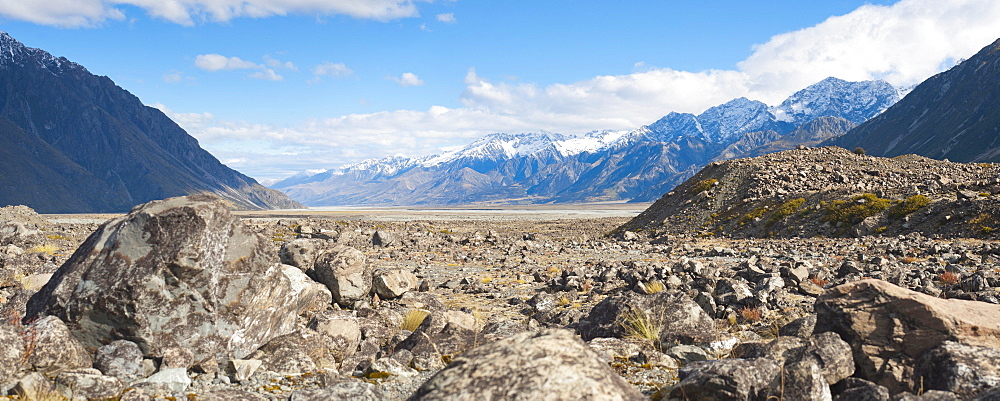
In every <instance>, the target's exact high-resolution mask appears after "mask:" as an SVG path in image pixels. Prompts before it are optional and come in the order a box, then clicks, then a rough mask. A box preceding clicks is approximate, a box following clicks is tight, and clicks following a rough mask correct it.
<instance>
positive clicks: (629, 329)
mask: <svg viewBox="0 0 1000 401" xmlns="http://www.w3.org/2000/svg"><path fill="white" fill-rule="evenodd" d="M621 325H622V328H624V329H625V337H627V338H632V339H636V340H640V341H646V342H648V343H649V344H651V345H653V346H654V347H656V348H659V347H660V331H662V330H663V326H662V323H661V322H658V321H656V320H654V319H651V318H650V317H649V315H647V314H646V311H644V310H642V309H640V308H637V307H634V306H633V307H631V308H630V309H629V311H628V312H626V313H625V314H624V315H622V322H621Z"/></svg>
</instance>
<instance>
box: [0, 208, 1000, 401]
mask: <svg viewBox="0 0 1000 401" xmlns="http://www.w3.org/2000/svg"><path fill="white" fill-rule="evenodd" d="M213 204H215V202H214V201H210V200H207V199H198V198H195V199H171V200H168V201H165V202H157V203H153V204H149V205H146V206H144V207H142V208H140V209H137V210H136V211H134V212H133V215H131V216H124V217H117V218H116V219H115V220H113V221H112V222H110V223H108V224H105V225H102V226H101V227H98V225H96V224H94V223H53V222H51V221H52V220H49V218H46V217H44V216H38V215H35V214H34V213H33V212H31V211H30V210H27V209H26V208H3V209H0V218H3V219H4V220H0V227H15V229H14V230H12V231H13V232H14V233H13V234H9V235H5V236H2V237H0V249H2V251H0V271H2V272H5V273H7V272H10V274H9V275H5V276H4V277H7V278H6V279H4V280H3V281H2V282H0V295H3V297H4V300H3V308H2V311H4V316H5V317H6V318H5V319H0V338H2V339H3V341H4V343H5V344H10V345H11V346H9V347H5V348H4V352H0V387H2V390H3V391H6V392H8V394H16V395H20V396H21V397H22V398H32V397H34V398H41V397H42V396H48V397H51V398H59V397H65V398H74V399H86V398H97V399H101V398H114V397H119V398H120V399H125V400H133V399H143V400H145V399H175V398H187V399H195V400H198V399H205V400H218V399H252V400H261V399H263V400H311V399H339V398H347V399H368V400H380V399H395V400H402V399H413V400H429V399H473V398H474V397H476V396H478V395H492V397H491V398H492V399H541V398H545V399H559V400H563V399H565V400H569V399H579V398H580V395H581V394H590V395H593V396H594V397H601V398H608V399H638V398H641V397H643V396H645V397H650V398H652V399H657V400H662V399H720V398H738V399H761V400H763V399H767V398H772V397H779V398H784V399H841V400H850V399H858V397H860V396H861V395H866V396H868V397H870V398H868V399H876V400H889V399H890V397H892V398H891V399H912V398H907V397H917V395H916V394H918V393H922V394H924V395H923V397H925V398H926V397H929V396H935V397H939V398H934V399H958V398H963V399H971V398H974V397H988V396H989V394H992V393H995V391H996V390H995V384H994V383H995V379H996V378H997V377H1000V375H997V373H996V370H995V366H997V364H996V361H997V359H996V353H997V345H996V343H995V342H996V338H997V336H996V333H997V332H1000V330H998V329H997V328H996V327H994V326H995V322H996V321H997V319H995V318H991V317H995V316H997V315H998V314H1000V306H998V305H1000V300H998V291H997V290H998V288H1000V246H998V245H997V243H996V242H995V241H987V240H978V239H931V238H927V237H925V236H922V235H920V234H919V233H914V234H909V235H907V236H902V237H877V236H863V237H860V238H850V239H839V238H808V239H784V240H778V241H775V240H768V239H756V238H751V239H725V238H696V237H674V238H671V239H669V240H665V241H658V243H656V244H652V243H649V242H647V241H641V240H640V238H639V236H638V235H635V234H634V233H633V234H632V235H624V236H623V237H621V238H612V237H606V236H604V235H603V234H605V233H607V232H609V231H611V230H612V229H613V228H614V227H616V226H618V225H620V224H621V223H623V222H624V219H621V218H611V219H590V220H560V221H541V222H531V223H525V222H523V221H506V220H483V221H475V222H470V221H419V220H418V221H405V222H385V221H382V222H372V221H365V220H364V216H358V215H354V217H352V218H343V217H341V218H329V217H323V216H320V215H317V216H315V217H304V216H297V217H280V216H277V217H275V216H264V215H260V216H249V217H244V218H242V219H235V218H234V217H233V216H227V214H226V213H224V211H225V208H223V207H221V206H220V205H216V206H211V205H213ZM210 210H218V213H206V212H208V211H210ZM140 215H148V216H149V217H148V218H143V219H145V220H144V221H145V223H142V224H138V223H140V222H141V221H142V220H137V218H138V217H139V216H140ZM171 216H172V217H171ZM185 216H186V217H185ZM198 216H203V217H198ZM207 216H214V217H212V218H205V217H207ZM123 222H130V223H129V224H122V223H123ZM199 222H211V223H210V224H204V225H203V224H201V223H199ZM201 226H204V228H198V227H201ZM18 227H23V229H20V228H18ZM213 227H232V230H233V232H234V233H236V234H239V235H234V236H233V237H232V239H227V238H226V237H225V236H223V235H215V234H212V233H217V232H218V231H217V228H213ZM192 229H194V231H192ZM95 230H96V233H95V234H94V235H93V237H92V238H95V239H92V240H88V241H84V237H86V236H87V235H88V234H90V233H91V232H95ZM115 230H117V231H115ZM200 230H204V231H200ZM171 231H176V232H177V233H187V234H192V233H194V234H193V235H184V236H181V237H185V238H189V237H190V238H194V239H189V240H186V241H190V246H185V247H183V248H184V249H186V251H185V252H183V253H182V254H175V253H174V252H173V251H171V249H175V248H173V247H171V246H169V244H171V242H170V241H161V240H159V239H158V238H160V237H158V236H157V235H145V234H143V232H146V233H149V234H155V233H157V232H171ZM4 232H7V231H4ZM111 232H115V235H113V236H108V235H107V234H108V233H111ZM199 232H200V233H204V235H202V234H197V233H199ZM249 233H255V234H256V235H255V236H250V241H244V240H238V241H237V240H235V239H238V238H245V239H246V238H247V237H245V235H248V234H249ZM104 237H108V238H110V237H115V238H117V241H118V242H117V244H118V245H115V246H107V245H105V246H104V249H105V250H103V251H97V252H95V249H96V248H95V247H94V245H95V244H98V243H100V242H99V241H97V240H96V239H99V238H104ZM227 243H228V244H229V245H226V244H227ZM262 243H264V244H266V246H265V247H264V248H261V247H260V245H261V244H262ZM159 244H163V245H164V246H162V247H161V246H158V245H159ZM43 246H44V247H45V248H43ZM78 246H79V250H78V251H77V254H79V255H81V256H74V257H73V258H70V256H69V255H68V252H67V251H68V250H72V249H74V248H76V247H78ZM36 247H38V248H36ZM227 247H228V249H229V250H228V251H224V252H222V254H220V250H222V249H227ZM240 249H243V250H246V249H251V250H253V252H254V253H251V255H254V254H256V256H251V257H241V256H240V255H241V252H243V251H240ZM108 250H114V252H118V253H120V254H122V255H140V254H142V255H147V256H145V257H142V256H139V257H137V258H135V259H134V260H132V261H131V263H134V264H135V266H137V267H140V269H138V270H143V269H144V268H142V266H145V264H144V263H145V262H144V260H146V261H148V260H154V259H155V260H164V261H168V263H165V264H164V265H163V266H161V268H162V269H163V270H161V271H159V273H156V274H155V275H154V276H153V277H151V278H150V280H151V281H156V280H154V278H155V276H156V275H159V276H161V277H163V278H164V284H166V285H167V286H166V287H164V289H159V290H156V291H155V292H157V293H160V292H163V291H164V290H165V289H169V288H174V289H175V291H180V293H186V294H188V296H178V297H173V302H175V304H174V305H175V306H174V309H177V310H184V309H185V308H196V307H197V305H201V304H204V302H205V301H208V300H209V298H207V297H206V296H205V295H201V296H199V295H197V294H198V293H199V292H200V293H202V294H205V293H204V292H201V291H202V289H199V288H198V287H196V285H197V284H198V283H203V282H205V281H206V280H188V278H192V277H198V276H199V275H210V274H220V273H222V272H223V271H225V270H231V269H232V267H227V264H225V263H215V262H212V263H207V261H209V260H217V259H215V258H222V259H221V260H227V259H226V258H235V259H236V260H242V261H244V262H237V264H239V263H243V264H244V265H256V266H260V267H266V266H275V265H276V263H277V262H279V261H280V262H281V265H280V266H281V270H280V272H281V273H280V275H281V276H284V277H285V279H287V280H288V283H290V284H291V285H290V287H288V288H290V289H295V288H297V289H299V290H305V289H307V288H309V289H313V291H311V293H312V294H313V297H312V299H313V300H316V301H319V302H293V301H289V302H283V301H275V302H276V303H277V304H278V305H280V306H281V307H286V308H294V309H295V311H291V310H289V311H288V312H287V313H283V314H279V315H282V316H285V318H284V319H280V321H275V322H272V323H269V324H267V325H265V326H271V327H275V328H277V327H281V326H283V325H286V324H287V325H291V330H290V331H285V330H277V329H276V331H274V332H272V333H271V334H270V335H268V336H265V337H262V338H261V341H260V342H259V344H260V345H259V346H257V345H254V346H249V347H248V348H247V350H250V348H254V347H256V348H255V349H253V350H252V352H250V353H249V354H244V355H240V354H236V353H234V354H229V353H228V352H227V353H224V354H221V355H220V354H219V353H212V352H205V348H197V347H196V348H193V349H187V348H184V347H171V346H170V343H171V341H165V340H164V339H166V338H167V337H159V339H155V338H154V339H151V340H147V342H146V343H147V345H155V346H150V347H145V346H140V345H139V342H137V338H135V336H133V335H132V334H131V332H136V331H134V330H129V329H125V328H121V329H118V330H110V331H108V332H107V333H108V334H109V335H110V336H111V337H110V338H107V340H110V341H108V342H106V343H105V342H101V343H100V344H91V345H88V342H87V338H88V336H87V335H86V334H85V331H87V330H88V329H89V328H90V327H95V326H94V325H92V324H89V323H88V324H79V322H82V320H72V319H71V318H72V317H73V316H75V315H74V314H73V313H67V314H65V315H64V317H60V315H61V314H62V312H59V311H58V310H54V311H55V312H57V313H56V315H48V316H40V317H39V318H38V319H31V318H29V319H24V320H22V319H20V318H21V317H22V316H24V314H23V311H24V309H23V307H24V305H25V303H27V301H28V299H29V298H30V299H33V300H34V299H39V300H41V299H46V298H51V296H48V295H46V293H47V292H49V291H48V290H43V291H42V292H37V291H38V289H39V288H40V287H43V285H41V284H33V283H38V282H41V283H42V284H44V283H45V282H46V281H49V280H48V278H47V277H45V276H46V275H47V274H49V273H52V272H55V273H56V275H62V276H65V277H68V276H70V275H69V274H67V273H66V272H70V271H73V269H77V268H78V266H80V265H81V263H80V262H81V261H82V260H88V259H85V258H84V256H86V258H106V257H108V256H110V255H113V254H114V253H112V252H109V251H108ZM146 252H148V253H146ZM268 254H269V255H268ZM129 259H132V258H129ZM110 260H112V261H113V260H114V258H112V259H110ZM198 261H205V262H206V263H198ZM126 262H127V261H118V262H115V263H126ZM60 265H62V267H60ZM84 265H87V264H84ZM91 266H92V267H91V270H90V272H89V273H87V274H86V275H83V276H81V277H82V278H83V280H84V281H86V280H98V279H99V278H100V277H102V276H110V275H109V273H113V272H114V271H115V267H114V266H110V268H109V269H107V270H101V269H100V267H99V266H103V264H92V265H91ZM123 266H125V265H123ZM199 269H201V270H199ZM213 269H218V270H213ZM61 271H62V272H61ZM278 277H280V276H278ZM865 278H867V279H865ZM285 279H275V278H269V279H268V280H270V281H275V282H278V283H280V284H281V285H280V286H283V285H284V284H283V283H284V282H285ZM58 281H65V282H68V280H67V279H63V280H53V281H51V283H52V284H45V285H46V286H50V287H52V286H57V284H55V283H56V282H58ZM84 281H81V283H83V282H84ZM138 281H142V280H138ZM207 281H208V282H211V280H207ZM127 282H128V281H125V282H122V283H120V284H118V285H123V284H126V283H127ZM90 287H91V286H89V285H87V284H84V285H78V286H77V287H76V288H77V291H89V290H88V288H90ZM253 287H254V286H253V284H252V283H248V287H247V289H246V291H251V290H252V288H253ZM133 291H136V290H133ZM251 292H252V291H251ZM304 293H305V292H300V294H304ZM223 294H230V295H229V296H232V294H234V293H233V291H228V290H227V291H223V292H222V293H221V294H220V295H223ZM248 295H249V294H248ZM68 297H69V298H70V299H72V300H73V302H75V304H76V305H79V306H76V307H73V308H72V309H75V310H85V309H86V308H95V309H96V308H97V307H103V308H107V307H114V306H115V305H118V306H126V308H125V311H128V310H129V309H128V307H127V306H128V305H133V304H135V303H134V302H133V301H128V302H122V303H116V302H115V301H114V300H112V299H110V298H104V299H103V300H101V301H99V302H94V303H93V304H89V305H90V306H86V305H88V302H89V301H88V299H91V300H96V299H97V298H93V297H90V296H77V295H73V294H70V295H68ZM941 298H951V299H948V300H944V299H941ZM276 299H278V298H276ZM956 299H961V300H964V301H959V300H956ZM36 302H37V301H36ZM226 304H228V302H226ZM135 305H136V306H139V304H135ZM205 309H208V308H205ZM235 309H239V311H240V312H241V313H249V314H251V315H252V314H261V313H267V312H266V310H268V309H271V306H267V305H264V304H253V303H246V304H245V307H241V308H235ZM66 310H67V311H69V309H66ZM218 311H219V312H220V313H219V316H218V317H217V318H221V317H222V316H223V315H224V313H221V312H223V309H221V305H220V309H218ZM163 313H168V314H169V313H172V312H171V311H153V310H149V309H135V312H132V314H131V316H134V317H135V318H138V320H145V321H148V322H156V321H162V320H159V319H161V317H158V316H160V315H161V314H163ZM91 315H92V316H93V313H91ZM64 318H65V319H67V320H70V321H64V320H63V319H64ZM984 319H985V320H984ZM244 324H246V325H248V326H247V327H248V328H249V327H250V325H252V324H253V322H250V321H246V322H244ZM168 326H169V325H166V326H161V327H160V329H159V330H168V331H169V329H168ZM886 328H891V329H889V330H886ZM928 328H930V330H928ZM973 328H975V329H973ZM152 329H153V330H154V331H155V330H157V329H156V328H155V327H152ZM181 332H185V331H184V330H181ZM161 334H162V333H161ZM859 338H862V339H865V340H864V342H861V341H859V340H857V339H859ZM901 339H906V341H901ZM140 342H141V341H140ZM911 343H912V344H919V346H918V347H903V348H902V349H900V348H899V347H900V346H899V344H903V345H906V344H911ZM19 344H20V345H19ZM146 348H148V349H149V350H154V349H155V350H159V351H158V352H149V351H146ZM185 349H187V351H188V352H185ZM570 360H572V361H573V362H572V364H571V365H569V366H567V365H566V361H570ZM886 362H888V363H889V364H890V365H889V366H892V367H894V369H896V370H893V371H891V372H889V373H886V372H883V371H880V370H877V369H876V370H872V369H870V367H871V366H873V365H874V366H879V364H880V363H886ZM556 367H558V368H556ZM570 368H571V369H570ZM897 368H898V369H897ZM970 372H975V374H970ZM911 373H912V374H911ZM991 392H992V393H991ZM941 397H951V398H941ZM982 399H988V398H982Z"/></svg>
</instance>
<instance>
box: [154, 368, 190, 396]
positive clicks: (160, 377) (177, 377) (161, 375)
mask: <svg viewBox="0 0 1000 401" xmlns="http://www.w3.org/2000/svg"><path fill="white" fill-rule="evenodd" d="M142 381H143V382H145V383H153V384H162V385H164V386H167V388H169V389H170V391H171V392H174V393H180V392H183V391H184V390H187V388H188V386H190V385H191V378H190V377H188V375H187V370H186V369H184V368H169V369H161V370H160V371H159V372H156V373H154V374H153V375H152V376H149V377H147V378H145V379H143V380H142Z"/></svg>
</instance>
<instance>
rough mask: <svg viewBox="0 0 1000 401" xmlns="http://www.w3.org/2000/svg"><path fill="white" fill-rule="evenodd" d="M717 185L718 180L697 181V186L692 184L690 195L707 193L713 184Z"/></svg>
mask: <svg viewBox="0 0 1000 401" xmlns="http://www.w3.org/2000/svg"><path fill="white" fill-rule="evenodd" d="M718 183H719V180H716V179H714V178H709V179H707V180H701V181H698V183H697V184H694V186H693V187H691V193H692V194H697V193H701V192H704V191H708V190H709V189H712V187H714V186H715V184H718Z"/></svg>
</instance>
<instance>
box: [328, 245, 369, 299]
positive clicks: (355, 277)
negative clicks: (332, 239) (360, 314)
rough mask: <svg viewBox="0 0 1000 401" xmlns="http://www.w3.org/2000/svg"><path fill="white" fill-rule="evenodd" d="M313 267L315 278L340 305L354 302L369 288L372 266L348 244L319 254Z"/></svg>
mask: <svg viewBox="0 0 1000 401" xmlns="http://www.w3.org/2000/svg"><path fill="white" fill-rule="evenodd" d="M315 270H316V278H317V279H318V280H319V281H320V282H321V283H323V284H326V287H327V288H329V289H330V292H331V293H333V300H334V301H336V302H337V303H338V304H340V305H341V306H346V307H352V306H354V303H355V302H357V301H360V300H362V299H365V298H367V297H368V294H369V293H370V292H371V290H372V268H371V266H369V265H368V260H367V258H366V257H365V254H364V253H362V252H361V251H359V250H357V249H354V248H351V247H349V246H346V245H337V246H336V247H334V248H333V249H330V250H329V251H327V252H325V253H323V254H322V255H320V257H319V259H318V260H317V261H316V269H315Z"/></svg>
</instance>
